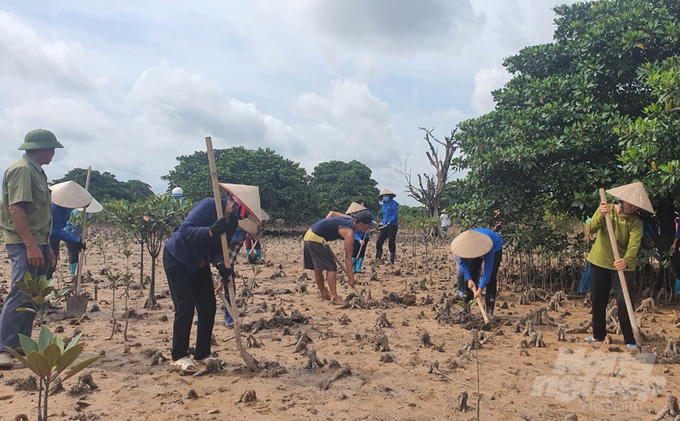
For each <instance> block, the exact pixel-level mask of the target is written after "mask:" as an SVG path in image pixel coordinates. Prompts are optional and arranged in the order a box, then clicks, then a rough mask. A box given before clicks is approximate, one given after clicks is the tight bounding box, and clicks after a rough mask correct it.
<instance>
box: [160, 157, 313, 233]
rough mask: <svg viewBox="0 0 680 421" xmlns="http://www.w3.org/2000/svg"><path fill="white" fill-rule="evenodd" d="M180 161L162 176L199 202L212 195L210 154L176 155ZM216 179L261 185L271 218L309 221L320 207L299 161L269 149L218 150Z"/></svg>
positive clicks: (265, 206)
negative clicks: (317, 205)
mask: <svg viewBox="0 0 680 421" xmlns="http://www.w3.org/2000/svg"><path fill="white" fill-rule="evenodd" d="M177 161H179V164H178V165H177V166H176V167H175V169H174V170H171V171H170V173H169V174H168V175H165V176H163V177H161V178H162V179H163V180H165V181H167V182H168V184H169V185H170V189H172V188H173V187H181V188H182V189H183V190H184V195H185V196H187V197H188V198H190V199H191V200H193V201H194V202H197V201H199V200H201V199H203V198H205V197H211V196H212V187H211V182H210V169H209V168H208V154H207V153H206V152H202V151H200V152H194V153H193V154H192V155H184V156H180V157H178V158H177ZM215 164H216V166H217V178H218V179H219V181H220V182H222V183H235V184H251V185H256V186H259V187H260V200H261V204H262V208H263V209H265V210H266V211H267V213H268V214H269V215H270V216H271V217H272V218H280V219H283V220H284V221H286V222H290V223H297V222H306V221H308V220H310V219H313V218H314V216H315V215H316V212H317V209H316V204H317V201H316V200H315V198H314V196H313V194H312V191H311V189H310V188H309V176H308V175H307V172H306V171H305V169H304V168H301V167H300V164H298V163H295V162H293V161H291V160H288V159H285V158H284V157H282V156H281V155H279V154H277V153H276V152H275V151H273V150H271V149H269V148H267V149H262V148H258V149H257V150H249V149H246V148H244V147H242V146H239V147H234V148H229V149H215Z"/></svg>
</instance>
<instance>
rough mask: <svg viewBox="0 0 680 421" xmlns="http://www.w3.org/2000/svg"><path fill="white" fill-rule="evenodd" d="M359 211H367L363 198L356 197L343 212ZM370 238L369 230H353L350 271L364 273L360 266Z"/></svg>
mask: <svg viewBox="0 0 680 421" xmlns="http://www.w3.org/2000/svg"><path fill="white" fill-rule="evenodd" d="M361 211H367V209H366V207H365V206H364V200H363V199H357V200H355V201H354V202H352V204H351V205H349V208H347V210H346V211H345V214H347V215H350V216H354V215H356V214H357V213H359V212H361ZM370 239H371V233H370V232H369V231H366V232H361V231H354V246H353V248H352V272H353V273H364V271H363V269H362V266H363V264H364V256H365V255H366V248H367V247H368V240H370Z"/></svg>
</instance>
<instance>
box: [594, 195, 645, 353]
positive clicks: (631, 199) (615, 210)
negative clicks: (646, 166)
mask: <svg viewBox="0 0 680 421" xmlns="http://www.w3.org/2000/svg"><path fill="white" fill-rule="evenodd" d="M607 192H608V193H609V194H611V195H612V196H614V197H616V198H618V199H619V203H617V204H614V205H610V204H609V203H607V202H601V203H600V206H599V208H598V209H597V210H596V211H595V214H593V216H592V217H591V219H590V221H589V222H588V224H587V225H586V229H587V230H588V232H589V233H591V234H594V233H597V238H596V239H595V243H594V244H593V248H592V249H591V250H590V253H589V254H588V262H589V263H590V264H591V275H590V276H591V292H590V297H591V301H592V303H593V313H592V314H593V323H592V324H593V335H592V336H588V337H587V338H585V341H586V342H599V341H603V340H604V338H605V336H606V334H607V324H606V321H605V313H606V311H607V304H608V302H609V291H610V290H611V289H612V288H614V295H615V297H616V303H617V306H618V316H619V324H620V325H621V331H622V332H623V339H624V341H625V343H626V346H627V347H628V348H631V349H633V348H636V347H637V346H636V344H635V337H634V335H633V329H632V327H631V324H630V319H629V318H628V311H627V310H626V309H627V307H626V301H625V299H624V295H623V290H622V289H621V281H620V280H619V277H618V271H619V270H622V271H623V273H624V277H625V279H626V284H627V286H628V290H629V291H630V290H631V288H632V287H633V281H634V280H635V258H636V257H637V254H638V251H639V250H640V243H641V241H642V221H641V220H640V217H639V216H638V215H637V213H636V211H638V210H645V211H648V212H651V213H653V212H654V208H652V205H651V203H650V201H649V197H648V196H647V193H646V192H645V188H644V186H643V185H642V183H640V182H637V183H632V184H627V185H625V186H620V187H617V188H614V189H611V190H608V191H607ZM606 214H610V215H611V220H612V227H613V229H614V237H615V238H616V247H618V251H619V255H620V256H621V258H620V259H619V260H614V251H613V250H612V244H611V242H610V240H609V232H608V230H607V225H606V220H605V215H606ZM631 300H632V297H631ZM631 302H632V301H631Z"/></svg>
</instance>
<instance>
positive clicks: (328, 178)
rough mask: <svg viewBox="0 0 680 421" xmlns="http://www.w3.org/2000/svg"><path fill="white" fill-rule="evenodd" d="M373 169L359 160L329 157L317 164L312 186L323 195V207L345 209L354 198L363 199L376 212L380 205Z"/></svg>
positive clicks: (321, 199)
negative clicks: (372, 176) (328, 159)
mask: <svg viewBox="0 0 680 421" xmlns="http://www.w3.org/2000/svg"><path fill="white" fill-rule="evenodd" d="M371 174H372V173H371V169H370V168H368V167H367V166H366V165H364V164H362V163H361V162H359V161H356V160H353V161H351V162H342V161H329V162H322V163H321V164H319V165H317V166H316V167H315V168H314V171H313V172H312V179H311V182H310V187H311V188H312V191H313V192H314V194H316V196H317V197H318V198H319V209H320V210H321V211H324V210H335V211H338V212H344V211H345V210H346V209H347V206H348V205H349V204H350V203H352V201H355V200H358V199H363V200H364V206H366V207H367V208H368V209H369V210H370V211H371V212H373V213H374V214H375V212H377V210H378V209H379V208H380V206H379V204H378V194H379V193H380V191H379V190H378V188H377V187H376V186H377V185H378V183H377V182H376V181H375V180H373V179H372V178H371Z"/></svg>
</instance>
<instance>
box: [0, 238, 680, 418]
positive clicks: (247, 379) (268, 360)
mask: <svg viewBox="0 0 680 421" xmlns="http://www.w3.org/2000/svg"><path fill="white" fill-rule="evenodd" d="M91 244H93V243H91ZM108 244H109V245H108V246H107V247H103V248H102V249H101V250H100V249H97V248H96V247H94V246H93V245H91V246H90V250H88V257H87V265H86V268H87V269H88V270H89V271H90V272H91V273H92V274H93V278H94V282H91V283H87V284H85V291H86V292H88V293H90V294H92V295H94V287H95V282H97V284H96V285H97V287H98V292H97V301H96V302H95V301H94V300H92V301H90V303H89V308H88V312H87V313H86V315H85V316H84V317H82V318H80V319H72V318H67V317H66V316H65V315H64V311H58V312H56V313H54V314H51V315H49V317H48V322H47V326H48V327H49V328H50V329H51V330H52V331H54V330H55V329H56V328H57V327H58V326H62V327H63V329H64V333H63V334H62V335H63V337H66V338H70V337H71V336H73V335H74V333H75V332H76V331H80V330H82V331H84V335H83V340H84V341H85V342H86V343H87V346H86V348H85V352H84V354H83V357H86V356H91V355H96V354H98V353H100V352H105V356H104V357H103V358H102V359H101V360H100V361H98V362H97V363H95V365H93V366H92V367H91V368H90V369H88V370H86V372H88V373H90V374H91V375H92V377H93V380H94V382H95V383H96V384H97V385H98V388H97V389H96V390H92V391H85V392H82V393H81V394H79V395H75V396H73V395H70V394H69V393H68V391H69V390H70V389H71V387H72V386H73V385H75V384H76V383H77V379H75V378H74V379H70V380H68V381H67V382H66V384H65V387H66V391H64V392H61V393H59V394H58V395H56V396H53V397H51V398H50V401H51V402H50V407H49V408H50V410H49V413H50V414H51V416H50V418H53V419H78V417H81V418H80V419H102V420H109V419H110V420H118V419H120V420H139V419H149V420H156V419H191V420H208V419H209V420H213V419H214V420H221V419H248V420H257V419H272V418H276V419H278V420H288V419H327V420H360V419H371V420H373V419H379V420H394V419H403V420H443V419H474V418H475V417H476V411H477V406H478V404H477V401H478V394H477V388H478V384H477V382H478V378H479V388H480V390H481V396H480V397H479V409H480V413H481V418H482V419H501V420H516V419H527V420H539V419H540V420H544V419H559V420H563V419H576V418H573V417H572V418H568V417H569V415H570V414H575V415H577V416H578V419H580V420H588V419H598V420H599V419H611V420H623V419H640V420H649V419H653V418H654V416H655V415H654V413H655V412H658V411H660V410H661V408H662V407H663V406H664V403H665V400H666V395H667V393H668V392H673V391H677V390H678V389H679V388H678V380H677V378H676V377H675V376H674V372H675V371H676V370H677V367H676V366H675V365H663V364H658V363H657V364H655V365H649V364H639V363H636V362H635V361H634V360H632V359H631V358H632V356H631V354H630V353H629V352H627V351H626V350H625V347H624V346H623V344H622V342H621V341H622V338H621V335H612V336H613V339H614V340H613V343H612V344H611V345H609V344H607V345H605V344H598V345H589V344H585V343H584V342H583V341H582V338H583V337H584V336H586V335H585V334H569V335H568V341H567V342H558V341H557V339H556V332H557V327H555V326H550V325H548V324H546V325H536V326H534V329H535V330H536V331H537V332H540V333H541V334H542V336H543V340H544V341H545V343H546V347H541V348H534V347H531V348H528V349H527V350H526V351H524V350H522V349H518V348H516V346H517V344H518V343H520V342H521V341H522V340H529V339H530V337H528V336H523V333H522V331H520V332H518V333H515V332H513V325H515V324H516V323H517V321H519V320H521V319H522V318H524V317H525V316H526V315H527V314H529V313H530V312H531V311H532V310H535V309H537V308H540V307H541V306H545V307H547V306H548V303H547V302H544V301H537V302H530V303H529V304H527V305H520V304H519V297H520V294H518V293H513V292H511V291H510V290H509V289H508V287H507V285H501V289H500V292H499V297H498V303H497V311H496V314H495V318H494V320H493V321H492V327H491V331H490V332H484V335H485V336H486V337H487V339H486V341H487V342H486V343H484V344H483V347H482V348H481V349H480V350H479V351H478V358H479V360H478V361H479V367H478V366H477V352H476V351H465V350H463V348H464V347H465V345H466V343H467V342H468V341H469V339H470V336H471V333H470V331H469V330H466V329H465V327H471V326H472V325H481V316H480V315H479V312H478V310H477V309H476V308H475V309H472V310H473V311H472V315H473V320H469V317H468V316H466V315H465V314H462V313H460V310H461V307H459V306H458V305H457V304H453V305H452V306H451V302H450V303H449V305H450V307H451V308H450V309H449V310H448V312H447V310H446V309H445V307H446V300H440V299H441V297H442V295H443V294H444V293H446V294H451V293H452V292H453V291H454V285H453V282H452V279H453V273H454V271H455V267H454V263H453V261H452V259H451V258H450V257H449V254H448V251H447V250H448V247H447V246H446V245H444V244H439V245H437V246H436V247H435V249H434V251H433V250H432V248H430V249H429V252H430V253H429V256H425V251H424V247H422V246H421V247H418V249H417V255H416V256H414V255H413V253H412V249H411V247H410V246H409V247H403V246H400V247H399V256H398V261H397V263H396V264H395V265H394V266H390V265H388V264H385V263H381V264H378V265H375V271H376V272H375V276H374V278H377V279H373V280H369V279H370V278H371V276H372V275H371V270H372V268H373V267H374V264H373V263H372V260H373V259H372V257H373V255H374V243H373V242H372V243H371V244H370V245H371V247H369V250H368V253H367V256H366V262H367V264H365V266H364V270H365V272H366V273H364V274H360V275H358V276H357V279H358V282H359V286H358V288H359V290H364V289H365V290H366V291H369V290H370V293H371V296H372V300H363V301H355V302H357V303H358V304H362V303H363V305H364V306H366V307H371V308H368V309H362V308H354V309H351V308H349V309H342V308H340V306H333V305H331V304H330V303H329V302H327V301H322V300H321V299H320V297H319V294H318V291H317V289H316V286H315V284H314V281H313V274H312V272H311V271H304V270H303V269H302V267H301V266H302V263H301V262H302V253H301V247H300V244H299V241H298V240H297V239H271V240H269V241H267V242H266V245H265V246H266V249H265V251H264V253H265V256H264V257H265V260H266V261H267V262H269V264H268V265H266V266H263V270H262V272H261V273H260V274H259V275H257V276H256V277H255V276H254V272H253V271H252V270H251V266H250V265H248V264H247V263H246V260H245V252H244V251H242V254H241V256H240V258H239V261H238V262H237V271H238V272H239V274H240V275H241V276H242V278H245V279H241V278H239V280H238V282H237V285H238V287H239V289H242V285H244V284H246V285H249V286H251V287H252V292H253V296H252V298H248V299H247V309H246V311H245V317H244V319H243V323H244V324H245V325H246V326H251V325H252V324H253V322H257V321H258V320H259V319H261V318H262V319H264V320H265V321H269V320H270V319H274V320H275V321H276V320H278V321H279V326H274V327H272V328H267V326H264V328H263V329H261V330H259V331H258V332H256V333H255V334H254V337H255V338H256V340H257V341H258V342H259V343H261V347H259V348H249V349H248V351H249V352H250V353H251V355H253V356H254V357H255V358H256V359H257V360H258V361H259V362H260V363H261V365H266V366H267V367H269V368H270V369H269V370H267V371H266V374H267V375H269V376H277V375H278V376H277V377H263V376H262V375H261V374H258V373H251V372H249V371H248V370H247V368H246V367H245V365H244V363H243V361H242V359H241V358H240V356H239V354H238V351H237V350H236V346H235V344H234V340H233V330H231V329H228V328H227V327H225V326H224V325H223V324H221V323H220V322H221V321H223V313H222V311H219V310H218V315H217V319H216V326H215V329H214V334H215V339H216V342H217V345H216V346H214V347H213V350H214V351H215V353H216V355H217V356H218V357H219V358H221V359H223V360H224V362H225V364H224V366H223V369H222V370H221V371H219V372H217V373H214V374H209V375H206V376H202V377H193V376H180V375H179V374H178V373H177V372H174V371H173V370H172V368H171V367H170V365H169V364H168V363H163V362H161V363H160V364H158V365H151V363H150V360H151V358H150V357H149V356H148V355H149V354H148V352H149V350H152V349H154V348H156V349H158V350H160V351H161V352H162V354H163V355H164V356H165V357H169V355H170V347H169V344H170V342H169V341H170V340H171V337H172V318H173V310H172V301H171V299H170V297H169V293H168V292H167V291H168V290H167V285H166V280H165V275H164V273H163V271H162V266H161V265H159V267H158V269H157V281H158V286H157V292H158V294H159V295H161V296H163V298H160V299H159V303H160V306H161V308H160V309H159V310H145V309H144V308H143V304H144V301H145V299H146V294H147V290H139V291H132V293H133V294H132V295H133V298H134V299H133V300H131V301H130V307H131V308H133V309H134V310H135V312H136V313H137V315H138V316H137V317H135V318H132V319H131V320H130V325H129V330H128V338H129V340H128V341H127V342H126V341H124V340H123V334H122V333H121V332H119V333H116V334H115V336H114V338H113V339H112V340H107V338H108V337H109V336H110V334H111V330H112V323H111V304H110V303H111V301H112V300H111V298H112V297H111V295H112V291H111V289H110V286H109V284H108V281H106V278H105V276H103V275H100V271H101V270H102V269H103V268H111V269H112V270H114V271H116V270H125V267H126V261H125V257H124V256H123V254H122V252H121V247H120V245H118V244H115V243H111V242H109V243H108ZM333 246H334V249H335V250H336V251H337V252H338V254H339V252H340V244H334V245H333ZM102 250H103V253H102ZM62 254H63V253H62ZM134 261H138V254H134V255H133V256H132V257H131V258H130V263H131V264H130V269H131V271H132V272H133V273H135V277H136V278H137V277H138V276H139V275H138V273H139V270H138V268H137V267H136V265H135V266H134V267H133V266H132V262H134ZM148 262H149V260H148V259H147V260H146V265H147V271H146V272H147V274H148V273H149V272H150V271H149V263H148ZM67 270H68V269H67V264H66V263H64V261H63V260H62V261H61V262H60V269H59V275H58V277H61V278H64V274H66V273H67ZM305 272H306V273H307V276H308V278H309V279H308V280H303V281H299V278H300V277H301V276H304V273H305ZM8 274H9V261H8V260H7V259H6V258H3V259H2V260H0V279H2V282H3V283H2V284H0V289H2V287H3V286H4V287H5V288H6V287H7V286H8V283H7V278H8V276H7V275H8ZM277 275H278V276H277ZM254 278H255V279H254ZM253 279H254V280H255V283H256V284H257V286H255V285H253V284H251V282H252V281H253ZM300 285H305V286H306V292H300ZM340 291H341V294H342V296H343V297H344V296H346V295H348V294H349V293H350V292H351V289H350V288H349V287H347V286H346V285H345V284H344V283H343V285H342V286H341V287H340ZM121 292H122V290H118V295H120V293H121ZM136 294H139V295H136ZM405 294H413V295H415V297H414V298H415V303H414V304H413V305H406V304H404V303H399V302H395V301H399V300H400V299H403V298H404V295H405ZM390 297H391V300H390V299H389V298H390ZM409 298H410V297H406V301H408V299H409ZM95 304H97V305H98V307H99V310H100V311H98V312H91V311H90V310H92V309H93V307H94V305H95ZM116 304H117V305H116V315H117V319H118V320H119V323H121V326H122V323H124V320H122V314H123V310H122V306H121V304H122V300H120V299H118V298H117V299H116ZM505 304H507V308H501V307H505ZM657 306H658V304H657ZM64 307H65V305H64ZM281 310H283V312H284V313H285V314H283V313H280V311H281ZM659 310H660V313H658V314H655V315H651V314H644V315H642V314H641V315H640V317H642V326H643V330H644V332H645V333H647V335H649V336H653V337H654V339H655V341H654V342H652V343H651V345H652V346H653V347H656V348H658V352H661V351H663V350H664V349H665V347H666V342H667V341H666V340H667V339H673V338H676V337H677V336H678V335H677V333H678V332H677V330H678V328H677V327H675V326H674V323H675V321H674V319H675V315H674V313H675V311H674V310H675V309H674V307H669V306H665V307H659ZM274 311H279V313H278V314H279V316H280V318H279V319H276V318H275V317H274ZM293 311H297V312H299V313H300V314H301V315H302V316H304V317H305V318H306V322H305V323H303V324H299V323H295V322H293V321H291V317H290V316H292V315H293ZM588 311H589V309H588V308H587V307H585V306H584V304H583V298H578V299H577V298H574V299H570V300H566V301H564V302H563V303H562V309H561V310H560V311H550V312H549V313H548V314H549V315H550V316H551V317H552V318H554V319H555V320H556V322H557V323H560V324H563V323H568V324H569V325H570V326H571V327H574V326H576V325H578V323H579V322H582V321H586V320H588V319H589V314H588ZM383 312H384V313H385V314H386V317H387V321H388V322H390V323H391V326H382V327H380V326H376V324H377V323H376V322H377V321H378V318H379V316H380V315H381V313H383ZM296 314H297V313H296ZM466 317H467V319H466ZM457 319H460V320H458V321H462V322H463V324H462V325H460V324H451V323H449V322H451V321H456V320H457ZM544 319H545V318H544ZM283 323H287V324H290V326H288V327H287V328H286V327H283V326H281V324H283ZM466 325H467V326H466ZM524 327H525V326H522V329H521V330H524ZM423 331H427V332H428V333H429V337H430V339H431V342H432V345H423V344H421V343H420V340H419V337H420V335H421V333H422V332H423ZM499 331H500V332H502V333H499ZM36 332H37V329H36V330H34V335H35V333H36ZM664 332H665V333H664ZM287 333H289V334H287ZM300 333H306V334H307V336H308V337H309V338H310V339H311V342H310V343H308V344H307V345H306V348H307V349H308V350H312V349H313V350H315V351H316V355H317V356H318V358H319V360H320V362H321V363H322V364H323V363H324V361H325V362H326V364H325V365H324V366H322V367H316V368H315V369H314V370H311V369H309V368H307V364H308V360H309V358H308V357H307V356H306V355H305V353H306V351H304V350H302V351H300V352H295V350H296V348H299V347H296V336H295V335H296V334H298V335H299V334H300ZM382 335H385V336H386V338H387V341H388V347H389V349H390V350H389V351H388V352H385V351H379V350H376V347H377V345H376V342H378V340H379V339H380V337H381V336H382ZM247 336H248V333H247V332H246V333H244V337H243V342H244V344H246V338H247ZM534 339H535V338H534ZM562 348H567V349H569V350H570V351H567V350H564V349H562ZM569 352H572V354H569ZM388 354H389V356H390V357H391V359H392V360H393V362H383V361H385V360H386V359H388V358H387V355H388ZM81 358H82V357H81ZM617 358H618V359H617ZM332 360H335V361H336V362H337V363H338V364H340V365H345V364H349V366H350V367H351V374H350V375H348V376H345V377H343V378H340V379H338V380H336V381H334V382H333V383H331V384H330V386H329V387H328V389H327V390H322V388H321V387H320V385H322V384H323V383H324V382H325V381H327V380H328V379H330V378H331V376H332V375H333V374H334V373H335V372H337V370H338V369H337V368H335V367H336V365H335V364H331V362H332ZM631 361H632V362H631ZM331 365H332V366H333V367H331ZM478 371H479V377H478ZM29 374H30V372H29V371H28V370H27V369H25V368H22V367H20V364H18V363H17V364H16V365H15V368H14V369H13V370H10V371H4V372H0V377H1V379H0V408H1V410H0V419H3V420H12V419H14V418H15V416H17V415H19V414H26V415H27V416H28V417H29V419H32V420H34V419H36V411H35V407H36V399H37V392H35V391H30V392H26V391H17V390H15V389H14V387H12V386H9V385H7V384H6V381H8V380H11V379H23V378H26V377H28V376H29ZM654 384H656V385H658V387H657V388H656V389H654V388H655V387H656V386H654ZM653 389H654V390H653ZM248 390H253V391H255V393H256V396H257V399H256V400H254V401H253V402H245V403H244V402H241V403H237V400H239V398H240V397H241V395H243V394H244V392H246V391H248ZM462 392H466V393H467V395H468V400H467V404H468V406H469V409H468V410H467V412H460V411H459V410H458V406H459V405H458V399H459V395H460V394H461V393H462ZM190 395H193V398H192V397H191V396H190ZM650 395H651V396H650Z"/></svg>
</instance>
